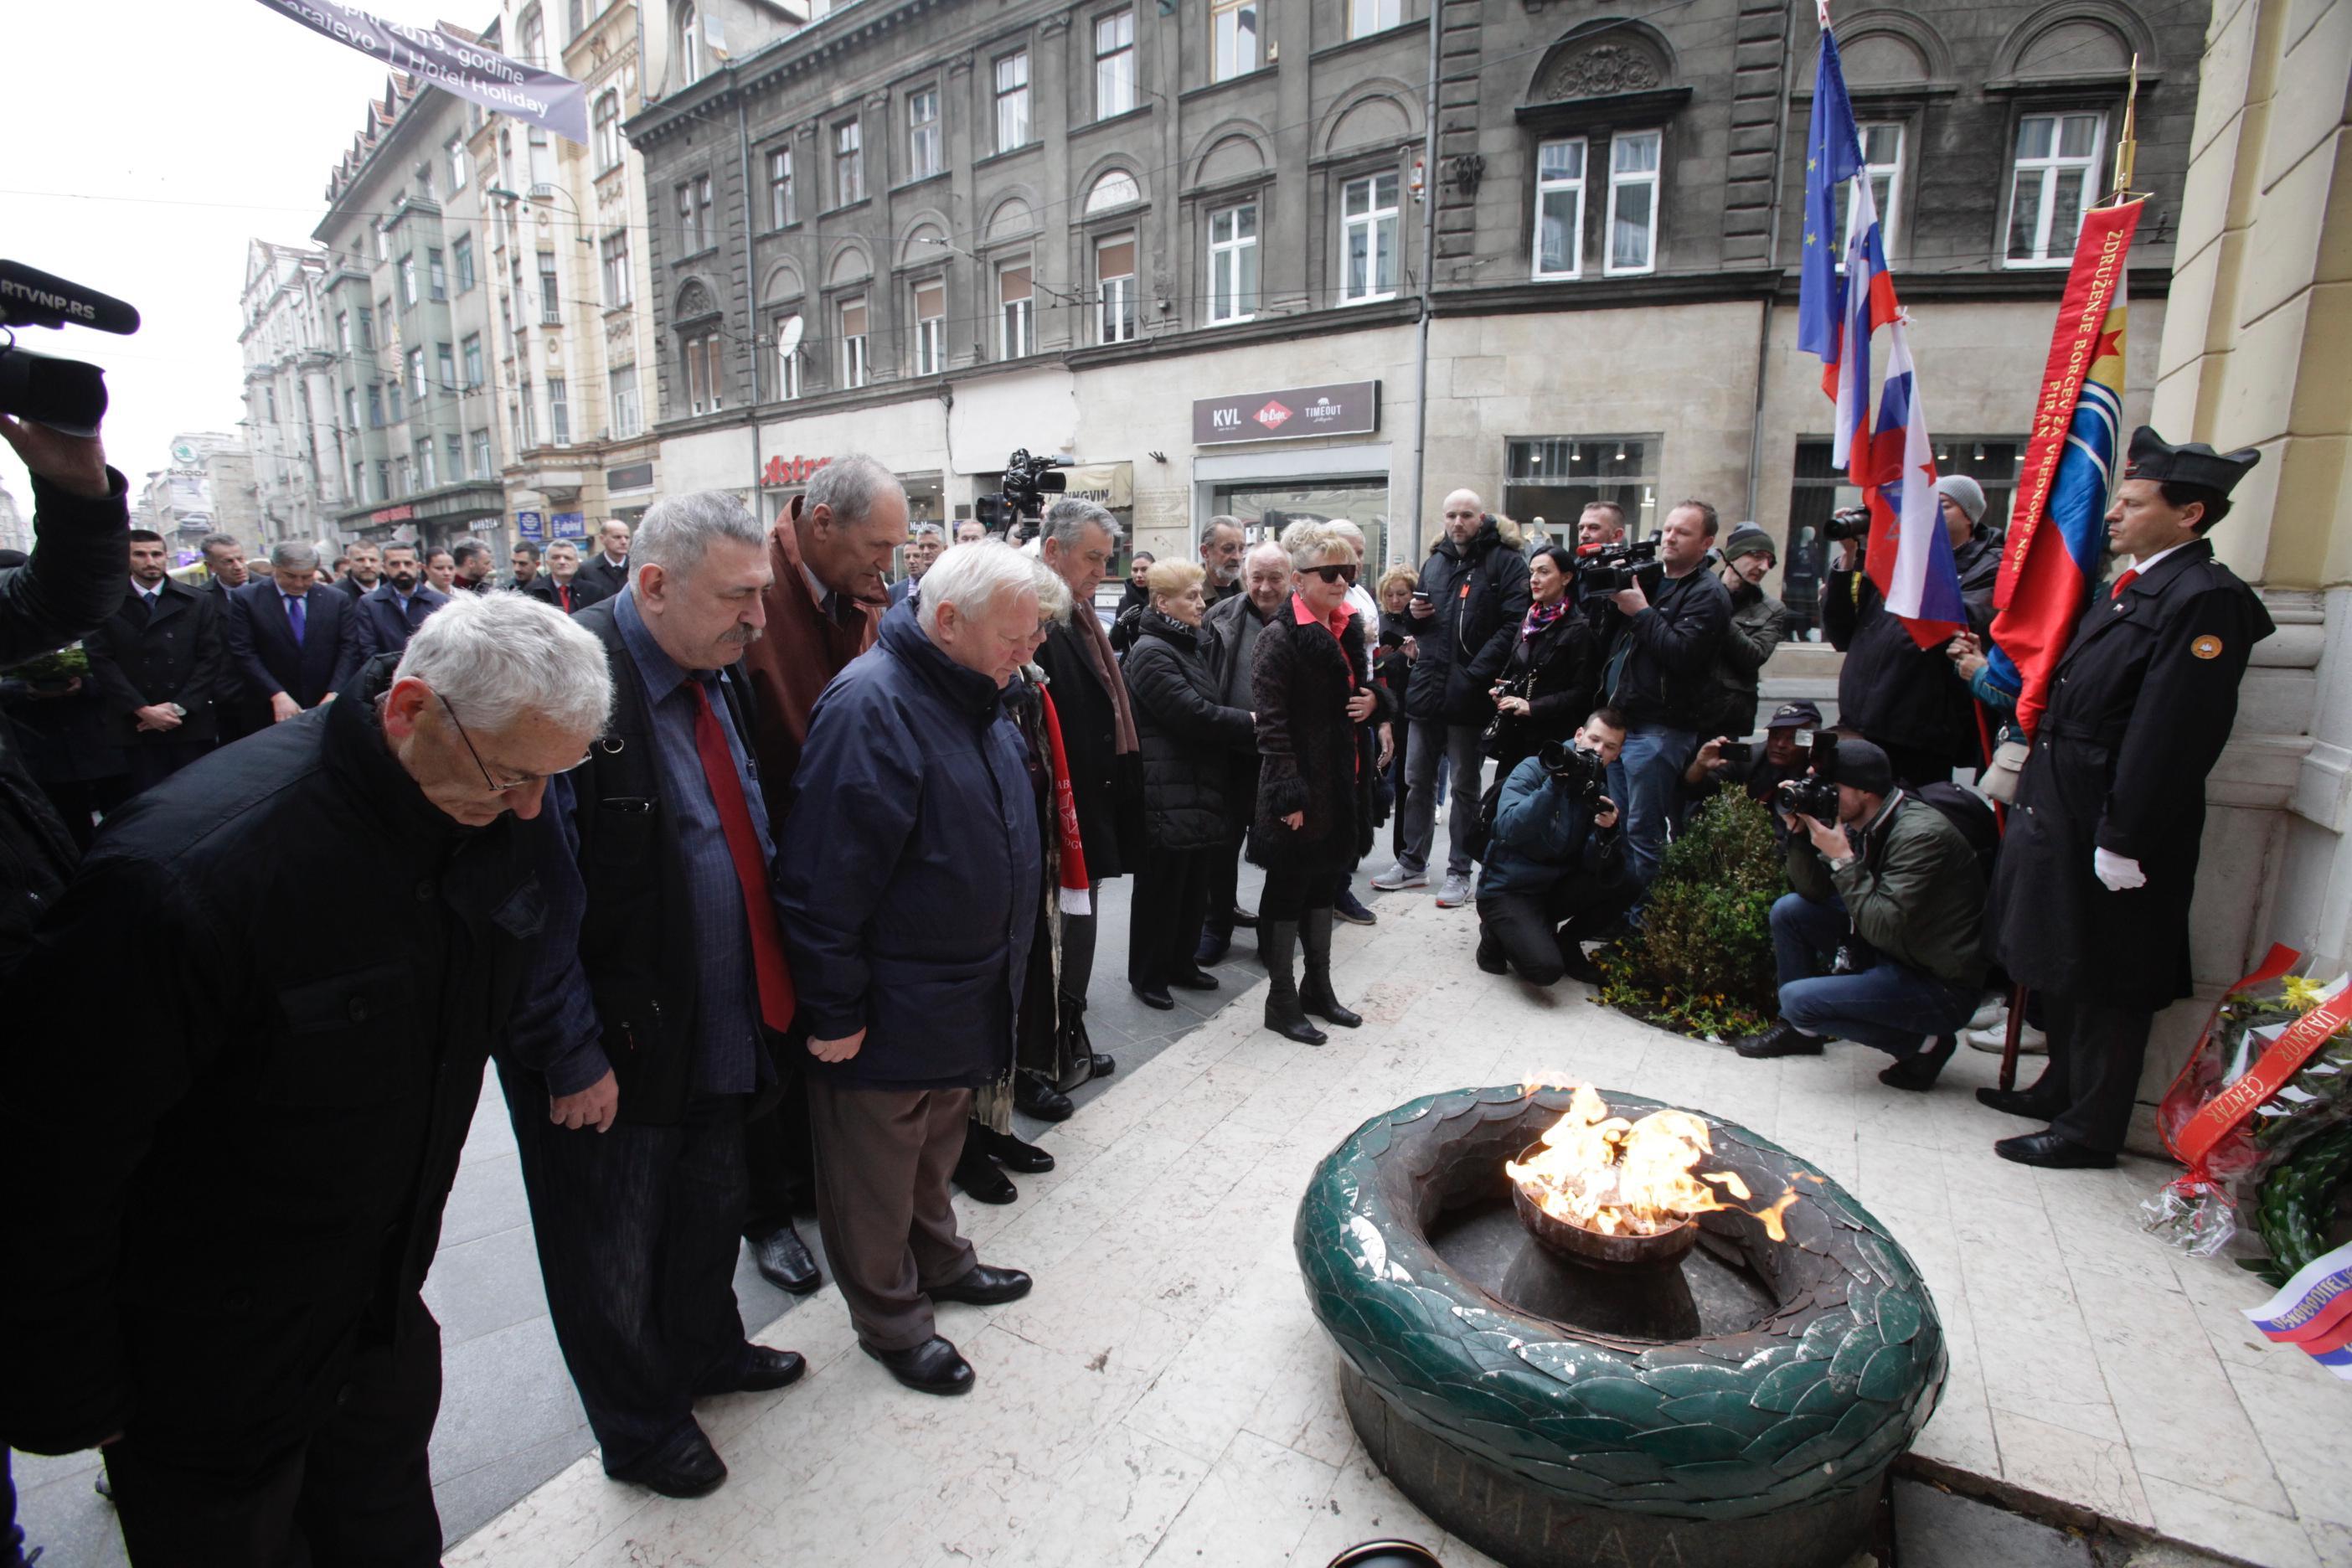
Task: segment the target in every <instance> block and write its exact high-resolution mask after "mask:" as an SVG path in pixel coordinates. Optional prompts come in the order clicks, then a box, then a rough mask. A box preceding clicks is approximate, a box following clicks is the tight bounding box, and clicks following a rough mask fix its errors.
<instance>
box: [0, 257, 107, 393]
mask: <svg viewBox="0 0 2352 1568" xmlns="http://www.w3.org/2000/svg"><path fill="white" fill-rule="evenodd" d="M68 321H70V322H72V323H73V324H74V325H76V326H80V327H95V328H97V329H98V330H99V331H101V332H120V333H125V334H128V333H131V332H135V331H138V330H139V312H138V311H137V310H132V309H131V307H130V306H128V305H126V304H124V303H123V302H122V301H121V300H117V299H115V298H113V297H112V296H111V295H107V294H101V293H100V292H99V291H98V290H97V289H85V288H84V287H82V286H81V285H80V284H79V283H68V282H67V281H66V280H65V279H62V278H53V277H51V276H50V275H49V274H48V273H46V272H39V271H36V270H35V269H33V268H30V267H26V266H23V265H20V264H19V263H17V262H14V261H0V327H5V328H16V327H62V326H64V325H65V324H66V323H67V322H68ZM0 414H8V415H13V416H16V418H19V419H30V420H32V421H33V422H34V423H36V424H39V425H46V426H48V427H49V428H51V429H52V430H60V431H63V432H64V433H65V434H67V435H68V436H95V435H97V434H98V426H99V421H100V420H101V419H103V418H105V417H106V376H105V373H103V372H102V371H100V369H99V368H98V366H96V365H94V364H84V363H81V362H80V361H79V360H70V359H53V358H51V357H50V356H49V355H47V354H37V353H34V352H33V351H32V350H30V349H27V348H24V347H21V346H19V345H18V344H17V342H16V337H15V334H14V333H13V332H11V333H10V335H9V336H8V338H7V341H6V342H0Z"/></svg>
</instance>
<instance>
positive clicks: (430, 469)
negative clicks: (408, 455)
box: [416, 436, 441, 490]
mask: <svg viewBox="0 0 2352 1568" xmlns="http://www.w3.org/2000/svg"><path fill="white" fill-rule="evenodd" d="M440 483H441V465H440V461H439V459H438V458H436V457H435V456H434V452H433V439H432V437H429V436H428V437H425V439H424V440H422V441H419V442H418V443H416V484H417V488H418V489H427V490H429V489H435V488H436V487H437V486H438V485H439V484H440Z"/></svg>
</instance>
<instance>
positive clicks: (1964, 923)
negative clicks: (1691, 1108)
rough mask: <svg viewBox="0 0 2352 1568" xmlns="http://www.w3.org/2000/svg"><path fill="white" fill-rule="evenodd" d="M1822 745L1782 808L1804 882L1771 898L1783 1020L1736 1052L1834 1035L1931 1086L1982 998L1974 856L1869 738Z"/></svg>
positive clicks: (1765, 1050)
mask: <svg viewBox="0 0 2352 1568" xmlns="http://www.w3.org/2000/svg"><path fill="white" fill-rule="evenodd" d="M1814 753H1815V754H1814V763H1813V773H1812V775H1811V777H1808V778H1805V779H1801V780H1798V781H1796V782H1794V783H1792V784H1788V785H1785V786H1784V787H1783V790H1782V797H1781V802H1780V815H1781V819H1782V820H1783V821H1784V822H1786V823H1787V824H1788V826H1789V827H1790V829H1791V830H1792V834H1791V837H1790V845H1789V883H1790V886H1791V887H1793V888H1794V889H1796V891H1795V892H1792V893H1788V894H1784V895H1783V896H1782V897H1781V898H1780V901H1779V902H1777V903H1775V904H1774V905H1773V906H1772V946H1773V950H1774V952H1775V953H1776V954H1777V956H1778V959H1779V963H1780V1022H1779V1023H1777V1024H1775V1025H1773V1026H1772V1027H1771V1028H1769V1029H1768V1030H1767V1031H1765V1032H1764V1033H1763V1034H1761V1035H1758V1036H1756V1037H1753V1038H1751V1039H1747V1040H1742V1041H1741V1042H1739V1045H1738V1051H1739V1054H1740V1055H1741V1056H1743V1057H1795V1056H1819V1055H1820V1054H1821V1050H1822V1037H1823V1036H1825V1035H1835V1036H1837V1037H1839V1038H1841V1039H1847V1040H1853V1041H1854V1042H1855V1043H1857V1044H1859V1045H1864V1046H1875V1047H1878V1048H1879V1049H1880V1050H1883V1051H1886V1052H1889V1053H1891V1054H1892V1055H1893V1056H1894V1057H1895V1064H1894V1065H1893V1066H1892V1067H1889V1068H1886V1069H1885V1071H1883V1072H1881V1073H1880V1074H1879V1075H1878V1081H1879V1082H1881V1083H1884V1084H1888V1085H1891V1086H1892V1087H1894V1088H1896V1089H1927V1088H1930V1087H1932V1086H1933V1085H1934V1083H1935V1081H1936V1075H1937V1073H1939V1072H1941V1071H1943V1069H1944V1064H1945V1063H1946V1062H1948V1061H1949V1060H1950V1059H1951V1057H1952V1052H1953V1050H1954V1048H1955V1047H1956V1045H1957V1043H1958V1042H1957V1035H1958V1030H1959V1028H1960V1026H1962V1025H1963V1024H1965V1023H1966V1022H1967V1021H1968V1018H1969V1014H1970V1013H1972V1012H1974V1011H1975V1010H1976V1005H1977V1003H1978V1001H1979V998H1980V996H1981V993H1982V987H1983V983H1984V971H1985V964H1984V940H1983V938H1984V932H1983V918H1984V901H1985V888H1984V876H1983V873H1982V872H1980V871H1979V869H1978V867H1977V857H1976V851H1975V850H1973V849H1972V848H1970V847H1969V841H1968V840H1967V839H1966V838H1965V837H1962V836H1961V834H1960V830H1959V829H1958V828H1957V827H1955V826H1953V825H1952V824H1951V822H1950V821H1949V819H1948V818H1947V817H1946V816H1944V814H1943V812H1942V811H1941V810H1939V809H1937V807H1936V806H1934V805H1930V804H1928V803H1927V802H1926V801H1923V800H1920V799H1919V798H1917V797H1916V796H1915V795H1910V794H1909V793H1907V792H1906V791H1904V790H1900V789H1897V788H1895V772H1894V768H1893V765H1892V764H1891V763H1888V762H1887V760H1886V753H1885V752H1884V751H1882V750H1880V749H1879V748H1878V747H1877V746H1875V745H1874V744H1872V743H1871V742H1868V741H1861V740H1850V739H1847V738H1845V737H1843V736H1836V735H1830V734H1823V735H1822V736H1820V737H1818V738H1817V739H1816V741H1815V742H1814ZM1831 954H1835V955H1836V958H1835V961H1834V962H1833V963H1832V965H1831V968H1830V973H1821V968H1820V962H1821V960H1822V958H1823V957H1825V956H1828V955H1831Z"/></svg>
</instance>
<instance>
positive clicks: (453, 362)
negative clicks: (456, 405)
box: [435, 343, 457, 392]
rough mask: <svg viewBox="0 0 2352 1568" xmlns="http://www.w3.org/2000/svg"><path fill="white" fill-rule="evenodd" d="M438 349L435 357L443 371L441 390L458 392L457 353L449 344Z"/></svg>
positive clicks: (439, 346) (443, 344)
mask: <svg viewBox="0 0 2352 1568" xmlns="http://www.w3.org/2000/svg"><path fill="white" fill-rule="evenodd" d="M437 348H438V353H436V356H435V357H436V361H437V363H439V365H440V369H441V390H442V391H444V392H455V391H457V350H455V349H453V348H451V347H450V346H449V345H448V344H447V343H441V344H438V345H437Z"/></svg>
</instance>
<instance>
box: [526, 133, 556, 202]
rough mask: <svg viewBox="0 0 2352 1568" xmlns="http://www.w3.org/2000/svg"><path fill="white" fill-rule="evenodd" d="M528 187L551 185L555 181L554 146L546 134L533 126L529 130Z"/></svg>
mask: <svg viewBox="0 0 2352 1568" xmlns="http://www.w3.org/2000/svg"><path fill="white" fill-rule="evenodd" d="M554 180H555V144H554V142H553V141H552V140H551V138H550V137H549V136H548V134H547V132H545V131H543V130H541V128H540V127H538V126H536V125H534V126H532V127H531V128H530V186H531V189H532V190H534V191H536V190H537V189H539V187H540V186H541V185H545V184H553V183H554Z"/></svg>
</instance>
